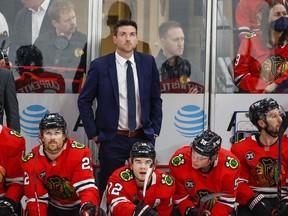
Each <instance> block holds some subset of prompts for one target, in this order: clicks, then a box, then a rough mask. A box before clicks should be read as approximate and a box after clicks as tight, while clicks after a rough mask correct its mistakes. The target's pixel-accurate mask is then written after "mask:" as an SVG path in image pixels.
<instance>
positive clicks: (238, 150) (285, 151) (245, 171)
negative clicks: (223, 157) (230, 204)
mask: <svg viewBox="0 0 288 216" xmlns="http://www.w3.org/2000/svg"><path fill="white" fill-rule="evenodd" d="M256 137H259V136H255V135H253V136H250V137H247V138H245V139H244V140H242V141H240V142H238V143H235V144H233V145H232V147H231V152H233V153H234V154H235V155H236V156H237V158H238V159H239V161H240V164H241V172H240V180H241V183H239V187H238V194H237V202H239V203H240V204H242V205H246V204H247V202H248V200H249V199H250V198H251V197H252V196H253V195H254V193H256V192H258V193H261V194H263V195H264V196H265V197H267V198H275V197H277V182H278V181H277V180H278V179H277V174H278V172H277V158H278V143H277V142H276V143H274V144H273V145H272V146H269V147H268V146H262V145H260V144H259V143H258V142H257V138H256ZM287 169H288V138H287V135H284V136H283V138H282V167H281V172H282V175H281V176H282V187H283V189H282V195H283V196H287V189H286V186H285V181H288V179H287V174H288V172H287ZM284 188H285V189H284Z"/></svg>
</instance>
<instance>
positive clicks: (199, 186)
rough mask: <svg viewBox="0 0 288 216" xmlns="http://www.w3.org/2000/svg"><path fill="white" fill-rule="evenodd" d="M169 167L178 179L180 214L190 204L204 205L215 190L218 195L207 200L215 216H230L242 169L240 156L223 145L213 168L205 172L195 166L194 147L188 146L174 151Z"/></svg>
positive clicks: (175, 199)
mask: <svg viewBox="0 0 288 216" xmlns="http://www.w3.org/2000/svg"><path fill="white" fill-rule="evenodd" d="M169 168H170V173H171V175H172V176H174V178H175V182H176V192H175V195H174V203H175V204H177V208H178V210H179V211H180V213H181V215H184V213H185V210H186V209H187V207H194V206H196V207H198V208H201V206H200V201H201V199H202V198H203V199H205V196H207V195H209V194H213V193H215V197H213V195H212V197H211V199H209V200H208V201H207V202H206V203H205V206H209V208H208V209H209V210H210V212H211V213H212V215H213V216H227V215H228V214H229V213H230V212H231V211H232V210H233V208H234V205H235V200H236V190H237V185H238V180H239V175H240V169H239V162H238V159H237V158H236V157H235V156H234V155H233V154H232V153H231V152H229V151H227V150H225V149H222V148H221V149H220V151H219V154H218V159H217V160H216V161H215V164H214V167H213V168H212V170H211V171H210V172H209V173H205V174H204V173H202V172H200V170H198V169H194V168H193V167H192V161H191V147H190V146H185V147H182V148H180V149H178V150H177V151H176V152H175V153H174V154H173V156H172V158H171V160H170V162H169ZM216 193H221V194H218V195H219V196H217V194H216ZM209 196H210V195H209ZM209 196H208V197H209ZM203 199H202V201H203Z"/></svg>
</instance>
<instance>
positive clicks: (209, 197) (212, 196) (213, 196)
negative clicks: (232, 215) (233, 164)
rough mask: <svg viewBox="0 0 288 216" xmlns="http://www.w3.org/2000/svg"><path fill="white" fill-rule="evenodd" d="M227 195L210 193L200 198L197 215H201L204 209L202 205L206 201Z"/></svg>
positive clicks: (226, 194)
mask: <svg viewBox="0 0 288 216" xmlns="http://www.w3.org/2000/svg"><path fill="white" fill-rule="evenodd" d="M228 195H229V194H228V193H221V192H218V193H211V194H207V195H206V196H204V197H202V198H201V199H200V207H199V211H198V215H199V216H201V215H202V214H203V211H204V210H205V209H204V205H205V203H206V202H207V201H209V200H211V199H214V198H216V197H220V196H228Z"/></svg>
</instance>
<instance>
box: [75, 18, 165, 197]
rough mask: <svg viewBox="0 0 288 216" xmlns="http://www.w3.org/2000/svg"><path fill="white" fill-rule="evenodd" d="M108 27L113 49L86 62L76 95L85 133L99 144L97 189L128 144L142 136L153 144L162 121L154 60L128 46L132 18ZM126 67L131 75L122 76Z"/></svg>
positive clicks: (133, 37) (132, 41)
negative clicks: (112, 27) (87, 66)
mask: <svg viewBox="0 0 288 216" xmlns="http://www.w3.org/2000/svg"><path fill="white" fill-rule="evenodd" d="M114 28H115V31H114V36H113V42H114V43H115V44H116V46H117V48H116V52H114V53H111V54H109V55H107V56H103V57H100V58H98V59H95V60H93V61H92V62H91V65H90V69H89V72H88V76H87V79H86V82H85V84H84V86H83V89H82V91H81V92H80V95H79V98H78V108H79V112H80V116H81V119H82V121H83V125H84V128H85V131H86V134H87V136H88V138H89V139H92V140H93V141H95V142H96V143H98V144H100V148H99V162H100V175H99V176H100V182H99V184H100V187H99V189H100V193H101V194H102V193H103V192H104V190H105V187H106V184H107V180H108V178H109V176H110V175H111V174H112V173H113V172H114V171H115V170H116V169H118V168H120V167H122V166H124V164H125V161H126V160H128V159H129V153H130V150H131V147H132V145H133V144H134V143H135V142H142V141H149V142H151V143H153V144H154V143H155V138H156V137H157V136H158V135H159V133H160V129H161V123H162V99H161V97H160V87H159V72H158V70H157V67H156V63H155V60H154V58H153V57H152V56H150V55H147V54H143V53H138V52H134V49H135V47H136V45H137V41H138V39H137V24H136V23H135V22H134V21H132V20H119V21H118V22H117V23H116V25H115V27H114ZM127 60H129V61H130V62H128V61H127ZM131 62H132V63H131ZM129 63H131V65H130V64H129ZM128 64H129V65H128ZM128 66H129V67H128ZM130 66H131V67H130ZM127 69H128V70H127ZM126 70H127V72H131V73H132V74H133V78H132V77H131V76H130V75H132V74H130V73H129V74H128V76H126ZM127 77H128V78H129V79H127V80H126V78H127ZM128 81H129V83H130V81H132V82H133V81H134V82H135V83H134V84H135V87H134V88H131V87H132V85H133V84H132V83H130V84H132V85H127V84H128ZM128 87H129V92H128V93H129V94H130V93H131V92H132V93H133V91H134V90H135V95H134V96H133V95H132V96H131V95H129V100H128V94H127V89H128ZM130 96H131V97H130ZM94 99H96V100H97V107H96V111H95V114H94V112H93V109H92V106H93V101H94ZM135 100H136V101H135ZM130 102H134V103H130ZM130 105H131V106H130ZM135 105H136V106H135ZM128 107H129V110H128ZM133 109H134V110H133ZM94 115H95V118H94ZM135 118H136V120H135ZM128 119H129V121H128ZM129 123H131V124H129ZM132 123H133V124H132Z"/></svg>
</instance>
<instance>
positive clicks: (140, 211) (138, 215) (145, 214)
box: [133, 202, 159, 216]
mask: <svg viewBox="0 0 288 216" xmlns="http://www.w3.org/2000/svg"><path fill="white" fill-rule="evenodd" d="M133 216H159V214H158V213H157V212H156V211H155V210H154V209H152V208H150V206H149V205H145V204H144V203H143V202H140V203H139V204H138V205H137V206H136V209H135V211H134V213H133Z"/></svg>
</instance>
